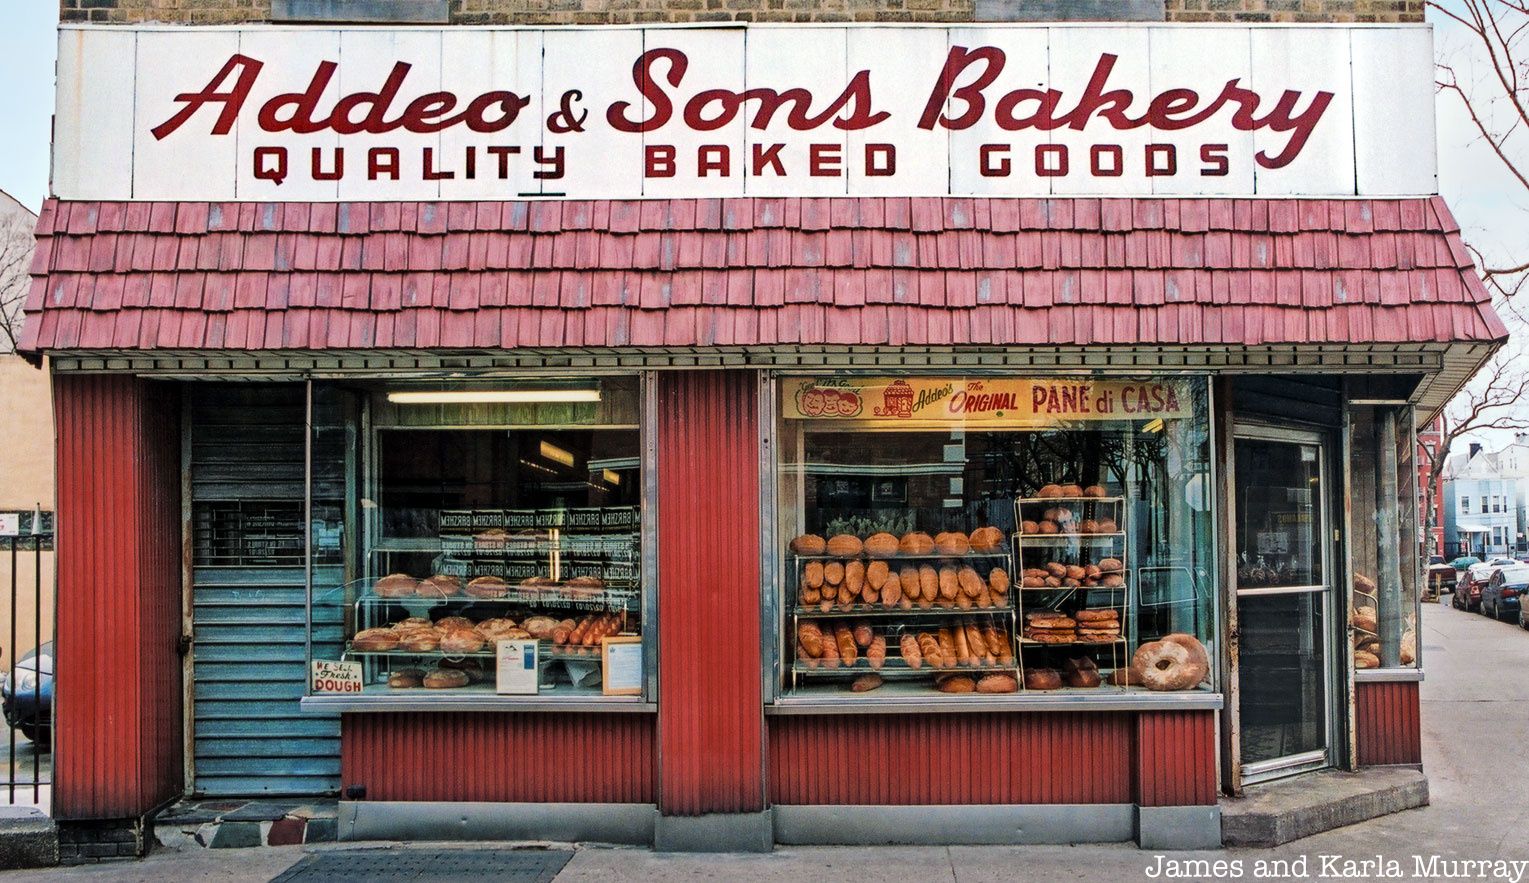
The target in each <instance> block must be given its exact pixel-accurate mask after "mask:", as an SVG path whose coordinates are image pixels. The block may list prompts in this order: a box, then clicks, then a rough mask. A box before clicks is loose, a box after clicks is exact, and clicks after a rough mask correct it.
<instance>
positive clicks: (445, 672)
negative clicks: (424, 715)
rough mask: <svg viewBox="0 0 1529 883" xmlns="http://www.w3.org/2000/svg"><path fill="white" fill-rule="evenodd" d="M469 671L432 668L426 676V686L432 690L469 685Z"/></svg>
mask: <svg viewBox="0 0 1529 883" xmlns="http://www.w3.org/2000/svg"><path fill="white" fill-rule="evenodd" d="M467 681H468V677H467V672H465V671H462V670H460V669H455V668H436V669H431V670H430V671H429V672H428V673H427V674H426V675H425V677H424V684H425V687H426V688H428V689H431V690H449V689H452V688H455V687H465V686H467Z"/></svg>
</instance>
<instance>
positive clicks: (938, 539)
mask: <svg viewBox="0 0 1529 883" xmlns="http://www.w3.org/2000/svg"><path fill="white" fill-rule="evenodd" d="M934 550H935V551H936V552H939V553H940V554H941V555H965V554H966V553H967V552H970V551H971V550H972V544H971V541H970V540H968V539H967V538H966V534H964V533H960V532H958V531H947V532H945V533H940V534H936V535H935V537H934Z"/></svg>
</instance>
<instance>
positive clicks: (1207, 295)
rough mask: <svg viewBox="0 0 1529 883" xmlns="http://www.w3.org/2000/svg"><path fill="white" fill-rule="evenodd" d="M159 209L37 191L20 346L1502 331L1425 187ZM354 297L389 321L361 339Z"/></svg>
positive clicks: (991, 340) (1222, 339) (1081, 340)
mask: <svg viewBox="0 0 1529 883" xmlns="http://www.w3.org/2000/svg"><path fill="white" fill-rule="evenodd" d="M1181 202H1182V204H1181ZM167 205H169V206H170V207H171V208H174V209H175V213H174V215H175V219H176V222H175V223H174V224H171V225H164V224H160V225H157V226H156V225H154V224H153V223H152V221H153V215H152V213H145V212H143V211H141V210H138V211H137V212H136V215H137V217H136V219H135V218H134V214H135V212H134V211H132V210H131V205H128V204H122V203H92V202H77V203H69V204H59V203H56V202H49V203H48V204H47V206H46V207H45V212H44V214H45V216H49V215H52V216H53V219H52V220H44V221H40V222H39V225H38V236H39V238H40V244H39V249H38V253H37V254H38V257H37V259H36V261H35V262H34V263H33V266H32V271H33V273H34V275H36V276H37V277H38V278H39V279H40V280H44V284H43V285H41V286H39V287H36V288H34V291H33V295H32V297H31V298H29V300H28V308H29V311H32V312H37V311H41V313H40V315H41V319H40V320H38V321H32V322H28V323H27V331H26V334H27V337H26V339H25V340H24V341H23V349H36V348H41V349H109V348H119V347H121V346H122V344H121V343H120V342H119V340H120V339H121V338H122V337H123V335H122V334H121V333H119V331H118V329H117V327H116V326H118V325H121V324H123V323H127V322H131V323H133V324H134V328H135V329H136V330H145V331H147V332H148V333H142V334H140V333H136V330H135V334H133V335H129V338H130V339H131V340H132V341H133V345H134V346H135V347H138V348H145V349H152V348H174V349H219V348H224V347H227V348H240V347H241V346H244V347H248V348H250V349H258V348H268V349H274V348H283V347H287V348H303V349H328V348H338V349H344V348H352V347H357V346H377V347H394V348H413V347H431V348H433V347H444V348H458V349H460V348H467V347H517V346H537V347H557V346H635V345H643V346H712V345H717V344H719V343H721V342H723V341H727V342H729V343H733V344H737V345H758V344H773V343H780V344H802V345H821V344H835V343H838V344H844V343H849V344H853V343H876V342H880V341H881V338H882V337H883V336H884V333H883V331H882V328H883V327H884V325H885V324H886V319H887V316H886V311H887V309H892V310H896V311H897V314H896V318H895V320H894V321H896V322H897V323H898V324H900V325H902V326H905V327H906V328H907V329H908V332H907V337H908V342H910V343H920V344H924V343H927V344H930V345H952V344H954V345H965V344H996V345H1003V344H1013V345H1022V344H1045V345H1082V344H1090V343H1094V342H1096V338H1095V336H1094V334H1093V331H1094V329H1093V328H1092V327H1090V324H1089V320H1090V318H1091V317H1092V310H1088V309H1080V308H1078V307H1076V306H1074V305H1075V304H1099V303H1111V304H1117V305H1120V306H1128V307H1130V308H1131V310H1132V311H1133V312H1134V313H1136V314H1138V315H1139V319H1140V321H1136V322H1132V323H1127V324H1129V329H1127V328H1126V326H1125V325H1122V324H1120V323H1111V324H1110V326H1109V331H1110V333H1111V336H1112V340H1113V341H1114V342H1118V343H1144V344H1164V345H1191V344H1219V343H1246V342H1249V341H1246V340H1243V339H1242V338H1241V337H1239V336H1237V335H1234V334H1231V333H1229V332H1228V331H1226V330H1225V329H1232V328H1241V327H1243V326H1246V327H1247V328H1250V329H1256V330H1257V331H1258V332H1259V334H1260V335H1262V336H1261V337H1260V339H1259V341H1258V342H1268V343H1324V342H1330V343H1350V342H1353V343H1370V342H1379V341H1384V342H1403V341H1421V340H1427V341H1441V342H1447V341H1451V340H1466V341H1478V340H1493V339H1500V338H1502V337H1505V336H1506V332H1505V331H1504V330H1503V328H1502V325H1501V322H1500V321H1499V320H1498V318H1497V316H1496V314H1495V313H1494V312H1493V311H1492V307H1491V304H1490V298H1489V297H1488V296H1487V292H1486V289H1485V288H1484V287H1483V286H1482V285H1481V284H1480V280H1479V279H1477V277H1476V275H1475V273H1474V270H1473V268H1472V266H1471V263H1470V259H1469V253H1468V252H1467V251H1466V250H1465V247H1464V244H1463V242H1462V241H1461V239H1460V233H1459V231H1458V230H1454V229H1451V227H1452V222H1451V221H1450V220H1449V219H1448V211H1447V210H1446V209H1444V208H1443V207H1442V203H1441V202H1437V201H1435V208H1434V209H1433V210H1428V207H1429V203H1425V202H1417V204H1416V205H1414V206H1411V207H1410V208H1409V207H1407V206H1406V201H1390V202H1387V201H1384V200H1347V201H1343V202H1337V201H1328V200H1243V201H1239V202H1238V204H1237V208H1235V209H1233V208H1232V207H1231V203H1230V202H1229V201H1227V200H1210V201H1206V200H1186V201H1179V200H1131V199H1118V200H1105V201H1104V202H1103V203H1102V204H1101V203H1100V201H1098V200H1086V199H1075V200H1066V199H1059V200H1047V201H1039V200H1002V199H959V200H944V201H942V200H938V199H931V200H919V201H917V202H910V201H909V200H895V199H893V200H877V199H838V200H827V199H825V200H801V199H762V200H758V201H757V205H756V200H752V199H737V200H728V201H727V202H726V203H725V205H724V204H723V203H720V202H718V201H716V200H652V201H647V202H643V203H609V202H569V203H557V202H541V203H534V204H527V203H518V202H507V203H502V204H498V203H480V204H477V205H472V206H470V205H468V204H452V205H447V204H429V203H427V204H414V203H406V204H402V205H398V204H393V205H391V206H379V207H378V208H376V209H372V210H369V211H370V212H371V213H372V214H373V215H375V217H376V220H378V221H379V222H383V223H380V224H368V223H355V224H351V223H349V221H347V223H346V224H337V225H333V226H331V225H329V224H328V222H327V220H325V221H323V222H322V223H318V224H315V222H314V221H313V218H314V217H318V216H321V215H322V216H324V217H325V218H326V219H327V217H333V216H334V213H335V209H334V207H333V206H323V205H321V204H314V205H308V204H303V203H285V204H268V205H253V204H250V205H245V206H242V207H224V206H222V205H207V204H202V203H184V204H180V205H179V206H178V208H177V207H176V206H174V205H171V204H167ZM1101 205H1102V208H1101ZM469 209H471V210H469ZM361 211H362V209H359V208H358V209H350V210H347V211H346V213H345V214H346V217H347V218H350V217H351V216H353V215H354V216H356V217H355V218H354V220H356V221H358V222H359V221H361V220H363V219H362V217H361V215H360V214H359V212H361ZM451 212H455V213H456V214H455V215H451ZM96 214H99V215H100V216H111V217H112V219H113V220H116V218H118V217H121V218H122V219H123V220H124V221H125V223H124V224H115V223H114V224H113V225H112V227H113V229H111V230H105V229H100V230H98V229H97V225H96V224H95V223H90V222H88V219H89V218H90V217H92V216H95V215H96ZM161 214H163V212H161ZM449 215H450V216H452V217H454V218H455V220H454V221H453V222H452V223H450V224H445V223H443V222H442V221H441V219H443V218H446V217H448V216H449ZM389 216H390V217H389ZM58 217H66V218H67V220H68V223H67V224H65V225H63V226H60V224H59V223H57V218H58ZM75 217H80V218H82V219H86V220H85V221H82V222H81V223H80V224H75V223H74V221H73V219H74V218H75ZM1377 217H1379V218H1384V220H1385V222H1386V224H1387V227H1388V229H1387V230H1384V231H1382V232H1376V230H1375V228H1374V224H1373V223H1371V220H1370V219H1371V218H1377ZM501 218H509V219H510V220H509V221H506V222H501ZM602 219H603V220H602ZM806 219H810V220H811V225H810V226H807V220H806ZM1260 219H1263V220H1262V221H1260ZM1269 219H1273V223H1270V222H1269ZM1393 221H1394V223H1393ZM120 227H126V228H127V229H122V230H120V231H119V230H118V229H116V228H120ZM1391 228H1394V229H1391ZM274 231H283V232H274ZM1102 271H1112V272H1113V273H1114V275H1113V277H1110V276H1107V275H1106V274H1105V273H1104V272H1102ZM1369 277H1373V279H1372V280H1371V281H1368V282H1366V281H1365V280H1366V279H1367V278H1369ZM124 280H125V281H124ZM1218 281H1219V283H1220V284H1216V283H1217V282H1218ZM995 291H996V292H998V293H999V297H995V296H994V292H995ZM1003 292H1007V295H1006V297H1007V302H1004V301H1003V299H1002V298H1003V296H1004V295H1003V294H1002V293H1003ZM1218 292H1220V295H1219V296H1218ZM868 303H872V304H882V305H886V304H890V305H892V306H891V307H888V308H884V309H879V310H874V311H873V310H872V309H871V308H869V307H867V304H868ZM143 307H147V308H148V310H149V311H150V312H149V315H148V316H147V319H148V321H147V322H145V321H143V320H144V318H145V317H142V316H139V315H138V314H137V313H136V312H132V311H134V310H137V309H138V308H143ZM1242 308H1247V309H1248V311H1249V312H1250V315H1249V316H1248V317H1247V321H1246V322H1241V321H1240V320H1239V321H1235V322H1234V321H1225V320H1223V319H1222V315H1223V314H1227V315H1230V314H1233V313H1234V312H1237V311H1240V310H1241V309H1242ZM234 310H239V311H245V310H252V311H254V313H255V316H254V317H253V318H252V319H251V318H245V319H241V320H239V321H240V322H241V324H242V325H248V324H250V323H251V322H252V321H253V322H254V323H255V324H256V327H261V328H266V329H273V328H275V329H283V331H282V333H277V334H275V335H274V336H273V335H272V334H271V333H269V331H268V332H267V334H266V335H265V339H264V341H263V342H250V341H248V340H246V339H244V338H243V336H242V335H241V336H236V337H234V338H230V337H229V336H228V335H226V334H220V333H219V330H220V329H221V328H223V327H224V325H223V324H220V323H216V322H208V321H207V320H206V318H207V316H209V315H225V316H226V315H231V312H230V311H234ZM594 310H609V311H610V312H611V313H613V314H615V315H616V316H617V317H619V318H617V319H616V320H614V321H612V320H611V319H610V318H609V317H606V316H603V315H598V314H596V313H595V312H593V311H594ZM979 311H980V312H979ZM130 312H131V313H132V315H131V316H130V315H129V313H130ZM473 312H480V313H488V314H489V315H488V316H487V317H486V318H485V317H484V316H481V315H480V316H479V317H477V318H476V319H473V318H470V317H469V314H471V313H473ZM1441 313H1442V314H1444V316H1445V317H1446V318H1447V319H1448V321H1440V320H1439V316H1440V314H1441ZM565 314H567V315H569V316H578V317H580V318H581V319H591V320H593V321H567V322H565V321H563V320H562V317H563V316H564V315H565ZM752 314H762V316H754V315H752ZM1238 315H1240V313H1238ZM354 316H373V317H378V316H382V317H389V318H396V321H394V322H393V323H392V324H391V325H387V326H381V325H380V324H379V329H378V331H377V334H376V336H375V337H374V338H373V339H372V340H371V341H370V343H358V342H356V341H355V340H354V339H353V338H352V334H351V329H352V328H354V327H356V326H355V323H354V322H353V321H352V318H353V317H354ZM86 317H91V318H90V320H89V321H86ZM765 317H767V318H768V320H769V321H768V322H764V321H759V319H760V318H765ZM549 320H550V321H549ZM618 329H619V332H618ZM1038 332H1040V333H1038Z"/></svg>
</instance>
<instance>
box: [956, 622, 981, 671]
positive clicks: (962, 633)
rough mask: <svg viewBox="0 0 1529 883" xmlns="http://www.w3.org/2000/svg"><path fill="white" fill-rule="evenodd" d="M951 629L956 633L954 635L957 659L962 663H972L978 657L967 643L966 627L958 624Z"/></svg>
mask: <svg viewBox="0 0 1529 883" xmlns="http://www.w3.org/2000/svg"><path fill="white" fill-rule="evenodd" d="M951 631H953V632H954V633H955V634H954V635H953V637H954V638H955V643H956V659H957V660H958V661H959V662H960V663H961V664H962V665H971V664H972V663H973V662H974V661H975V660H976V657H975V656H973V655H972V648H971V647H970V646H969V645H968V644H967V641H966V629H965V628H963V627H962V626H960V625H957V626H956V627H955V628H954V629H952V630H951Z"/></svg>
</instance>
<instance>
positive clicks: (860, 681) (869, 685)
mask: <svg viewBox="0 0 1529 883" xmlns="http://www.w3.org/2000/svg"><path fill="white" fill-rule="evenodd" d="M881 684H882V680H881V675H878V674H864V675H861V676H860V677H858V678H855V679H854V680H853V681H851V682H850V685H849V688H850V689H851V690H853V691H854V692H856V693H868V692H870V691H871V690H874V689H876V688H877V687H879V686H881Z"/></svg>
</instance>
